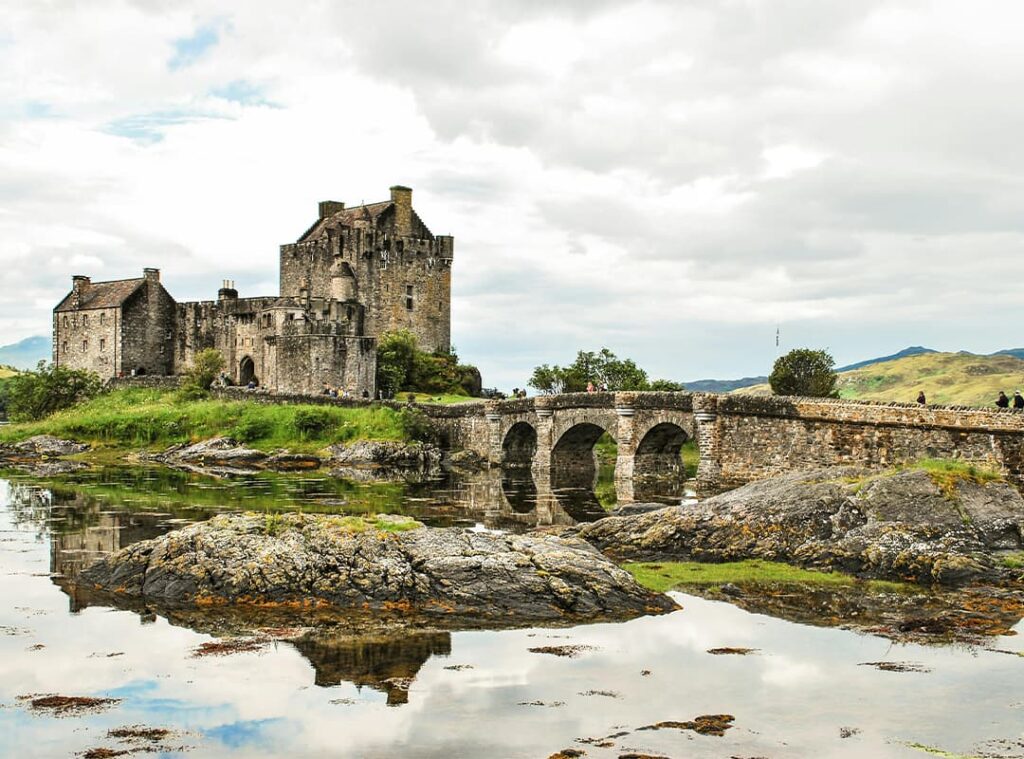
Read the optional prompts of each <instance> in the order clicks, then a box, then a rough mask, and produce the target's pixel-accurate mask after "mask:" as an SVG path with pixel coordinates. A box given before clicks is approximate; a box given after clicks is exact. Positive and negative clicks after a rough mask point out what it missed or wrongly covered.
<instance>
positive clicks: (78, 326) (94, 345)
mask: <svg viewBox="0 0 1024 759" xmlns="http://www.w3.org/2000/svg"><path fill="white" fill-rule="evenodd" d="M119 321H120V309H119V308H102V309H100V308H97V309H88V310H85V311H63V312H58V313H54V315H53V335H54V341H53V363H54V364H56V365H58V366H63V367H65V368H67V369H80V370H83V371H89V372H95V373H96V374H98V375H99V376H100V378H101V379H110V378H112V377H116V376H117V373H118V371H120V364H119V352H120V348H119V346H118V340H117V336H118V333H119Z"/></svg>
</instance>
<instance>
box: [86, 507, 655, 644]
mask: <svg viewBox="0 0 1024 759" xmlns="http://www.w3.org/2000/svg"><path fill="white" fill-rule="evenodd" d="M403 519H404V518H401V517H398V518H387V517H378V518H377V521H376V522H374V523H369V522H366V521H365V520H363V519H362V518H358V517H331V516H304V515H296V514H290V515H285V516H273V517H266V516H256V515H252V514H247V515H222V516H217V517H214V518H213V519H211V520H209V521H208V522H204V523H200V524H195V525H190V526H188V527H185V528H183V529H181V530H177V531H175V532H171V533H168V534H167V535H164V536H161V537H159V538H156V539H153V540H147V541H143V542H140V543H135V544H133V545H131V546H129V547H127V548H125V549H123V550H121V551H119V552H117V553H115V554H113V555H111V556H109V557H106V558H104V559H102V560H100V561H99V562H98V563H97V564H95V565H93V566H92V567H90V568H88V569H86V570H85V571H83V572H82V574H81V575H80V579H79V582H80V584H81V585H82V586H84V587H92V588H94V589H102V590H105V591H112V592H115V593H117V594H123V595H124V596H126V597H127V598H128V599H143V600H145V602H146V603H152V604H156V605H169V606H175V605H195V604H200V605H210V604H214V605H216V604H230V603H237V604H325V605H331V606H333V607H338V608H352V609H357V610H360V611H364V610H374V609H380V610H392V611H393V610H401V611H403V612H409V613H416V614H424V615H442V616H448V615H451V616H466V617H474V618H487V619H490V620H494V621H496V622H505V623H508V624H518V623H523V622H527V621H552V620H560V619H567V618H568V619H593V618H626V617H634V616H637V615H640V614H645V613H660V612H665V611H669V610H671V609H673V608H675V604H674V603H673V602H672V601H671V600H670V599H669V598H668V597H666V596H663V595H660V594H654V593H651V592H650V591H647V590H645V589H644V588H642V587H640V586H639V585H638V584H637V583H636V582H635V581H634V580H633V578H632V577H631V576H630V575H629V573H627V572H625V571H624V570H622V569H619V568H618V567H616V566H615V565H614V564H613V563H612V562H611V561H610V560H608V559H607V558H605V557H604V556H602V555H601V554H600V553H598V552H597V551H596V550H594V549H593V548H592V547H591V546H589V545H588V544H586V543H585V542H583V541H579V540H571V539H563V538H557V537H553V536H541V535H495V534H488V533H475V532H469V531H466V530H461V529H456V528H445V529H432V528H427V527H422V526H419V525H418V523H409V522H407V521H401V520H403ZM395 520H398V521H395ZM410 527H411V528H412V529H408V528H410Z"/></svg>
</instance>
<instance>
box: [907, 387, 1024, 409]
mask: <svg viewBox="0 0 1024 759" xmlns="http://www.w3.org/2000/svg"><path fill="white" fill-rule="evenodd" d="M917 402H918V403H919V404H921V405H922V406H924V405H925V404H926V403H928V400H927V399H926V398H925V397H924V390H922V391H921V392H919V393H918V394H917ZM1011 402H1012V403H1013V408H1014V409H1015V410H1017V411H1020V410H1024V395H1021V394H1020V390H1017V391H1016V392H1015V393H1014V394H1013V400H1012V401H1011V400H1010V398H1008V397H1007V396H1006V393H1004V392H1003V391H1002V390H1000V391H999V397H998V398H996V406H998V407H999V408H1010V403H1011Z"/></svg>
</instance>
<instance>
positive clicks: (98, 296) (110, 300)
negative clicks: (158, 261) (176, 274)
mask: <svg viewBox="0 0 1024 759" xmlns="http://www.w3.org/2000/svg"><path fill="white" fill-rule="evenodd" d="M145 282H146V279H145V278H144V277H139V278H138V279H115V280H113V281H111V282H92V283H90V284H89V285H87V286H86V288H85V291H84V292H82V293H81V296H80V298H79V302H78V307H77V308H75V307H74V306H72V305H71V303H72V301H73V297H72V296H74V294H75V293H74V291H73V290H72V291H71V292H69V293H68V294H67V295H66V296H64V300H62V301H61V302H60V304H59V305H58V306H57V308H55V309H54V311H77V310H80V309H87V308H115V307H117V306H120V305H121V304H122V303H124V302H125V301H126V300H128V298H130V297H131V296H132V295H134V294H135V291H136V290H138V289H139V288H140V287H142V285H143V284H145Z"/></svg>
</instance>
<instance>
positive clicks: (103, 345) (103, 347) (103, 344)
mask: <svg viewBox="0 0 1024 759" xmlns="http://www.w3.org/2000/svg"><path fill="white" fill-rule="evenodd" d="M106 349H107V341H106V340H104V339H103V338H102V337H101V338H100V350H101V351H102V350H106ZM160 350H163V348H161V349H160Z"/></svg>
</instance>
